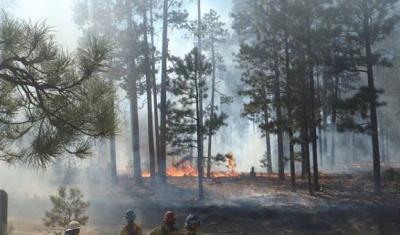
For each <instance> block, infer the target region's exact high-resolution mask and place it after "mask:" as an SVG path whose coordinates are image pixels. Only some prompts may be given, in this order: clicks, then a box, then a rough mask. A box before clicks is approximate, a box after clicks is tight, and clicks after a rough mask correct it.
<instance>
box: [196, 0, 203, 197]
mask: <svg viewBox="0 0 400 235" xmlns="http://www.w3.org/2000/svg"><path fill="white" fill-rule="evenodd" d="M197 20H198V21H197V30H198V32H197V33H198V60H197V66H198V80H199V82H200V87H199V93H198V98H199V101H198V103H199V104H198V119H197V123H198V126H197V154H198V157H197V169H198V186H199V199H200V200H201V199H203V198H204V189H203V177H204V167H203V160H204V159H203V158H204V154H203V150H204V148H203V87H202V81H203V78H202V74H201V64H202V61H201V53H202V48H201V47H202V43H201V25H202V23H201V0H197Z"/></svg>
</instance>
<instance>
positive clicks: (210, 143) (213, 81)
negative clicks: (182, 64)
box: [207, 37, 216, 178]
mask: <svg viewBox="0 0 400 235" xmlns="http://www.w3.org/2000/svg"><path fill="white" fill-rule="evenodd" d="M211 56H212V70H213V71H212V85H211V115H210V119H211V123H213V122H212V121H213V119H214V109H215V107H214V106H215V104H214V101H215V79H216V77H215V69H216V64H215V63H216V62H215V48H214V39H213V37H211ZM212 136H213V128H212V125H210V127H209V130H208V154H207V178H211V150H212V148H211V147H212Z"/></svg>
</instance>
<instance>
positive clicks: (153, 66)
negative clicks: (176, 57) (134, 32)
mask: <svg viewBox="0 0 400 235" xmlns="http://www.w3.org/2000/svg"><path fill="white" fill-rule="evenodd" d="M153 5H154V2H153V0H150V27H151V30H150V33H151V38H150V40H151V76H152V88H153V102H154V103H153V112H154V134H155V140H156V142H155V145H156V147H155V150H156V151H155V154H156V158H157V159H159V153H160V129H159V123H158V101H157V100H158V97H157V95H158V94H157V78H156V59H155V55H154V53H155V45H154V20H153Z"/></svg>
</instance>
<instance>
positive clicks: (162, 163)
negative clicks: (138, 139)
mask: <svg viewBox="0 0 400 235" xmlns="http://www.w3.org/2000/svg"><path fill="white" fill-rule="evenodd" d="M167 56H168V0H164V7H163V36H162V54H161V57H162V58H161V105H160V106H161V107H160V109H161V112H160V116H161V126H160V149H159V154H158V158H157V163H158V175H159V180H160V181H161V182H162V183H163V182H165V181H166V178H167V175H166V172H167V156H166V155H167V140H166V137H167V133H166V132H167Z"/></svg>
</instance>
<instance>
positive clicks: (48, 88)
mask: <svg viewBox="0 0 400 235" xmlns="http://www.w3.org/2000/svg"><path fill="white" fill-rule="evenodd" d="M0 29H1V30H0V31H1V33H0V42H1V55H2V59H1V63H0V83H1V89H0V93H1V95H2V101H1V102H0V106H1V108H2V110H4V112H2V114H1V115H0V119H1V130H2V134H1V138H0V152H1V153H0V159H1V160H5V161H8V162H13V161H20V162H22V163H26V164H30V165H34V166H43V167H45V166H47V165H48V164H49V163H51V162H52V161H53V160H54V159H55V158H59V157H61V156H62V155H65V154H72V155H74V156H77V157H79V158H84V157H87V156H88V155H89V154H90V147H91V146H90V142H91V140H93V139H95V138H99V137H110V136H111V135H112V133H114V131H115V126H116V124H115V123H116V121H115V114H114V113H113V112H110V110H112V100H113V99H114V97H115V92H114V88H113V87H112V86H109V84H108V83H107V82H106V81H105V80H104V79H101V78H100V77H101V74H102V73H101V72H102V71H104V69H105V67H106V66H107V60H108V58H109V57H108V56H109V52H110V46H109V44H108V42H107V41H106V40H105V39H104V38H95V37H92V36H89V37H87V38H85V39H84V40H83V41H82V46H81V47H80V48H78V50H77V52H76V54H75V56H70V55H68V54H66V53H64V52H62V50H61V48H60V47H59V46H58V45H57V44H56V43H55V41H54V39H53V35H52V33H51V31H50V28H49V27H48V26H47V25H45V24H44V23H42V22H38V23H30V22H24V21H20V20H16V19H13V18H12V17H10V16H8V15H3V17H2V18H1V22H0ZM28 136H29V138H27V137H28ZM22 141H24V143H26V144H24V145H21V143H22ZM16 146H18V148H16Z"/></svg>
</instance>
